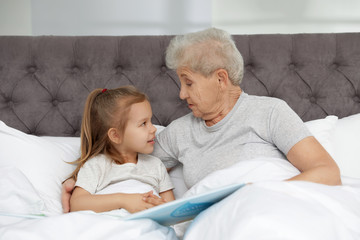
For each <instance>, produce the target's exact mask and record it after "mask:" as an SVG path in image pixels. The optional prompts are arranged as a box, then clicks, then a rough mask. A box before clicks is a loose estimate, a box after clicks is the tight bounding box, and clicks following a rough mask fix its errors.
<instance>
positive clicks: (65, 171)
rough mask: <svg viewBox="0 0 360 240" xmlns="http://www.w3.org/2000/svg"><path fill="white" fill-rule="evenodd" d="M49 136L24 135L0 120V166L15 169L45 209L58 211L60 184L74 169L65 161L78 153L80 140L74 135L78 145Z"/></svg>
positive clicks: (74, 140) (74, 158) (75, 156)
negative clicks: (22, 175) (43, 204)
mask: <svg viewBox="0 0 360 240" xmlns="http://www.w3.org/2000/svg"><path fill="white" fill-rule="evenodd" d="M50 139H51V138H43V137H37V136H33V135H29V134H25V133H23V132H21V131H19V130H16V129H13V128H11V127H8V126H6V125H5V123H3V122H1V121H0V142H1V144H0V167H1V168H3V167H14V168H17V169H19V170H20V171H21V172H22V173H23V174H24V175H25V176H26V178H27V179H28V180H29V182H30V183H31V184H32V185H33V187H34V189H35V190H36V191H37V193H38V194H39V196H40V197H41V198H42V199H43V201H44V203H45V207H46V209H47V211H49V212H50V213H61V212H62V207H61V201H60V199H61V183H62V181H64V180H65V179H66V178H67V177H68V176H69V174H71V173H72V171H73V170H74V168H75V166H74V165H70V164H68V163H66V162H70V161H74V160H76V159H77V158H78V157H79V156H80V151H79V150H80V147H79V146H80V141H79V138H77V140H78V144H69V143H66V142H61V139H58V142H56V141H51V140H50ZM63 139H64V140H65V139H71V140H72V141H73V143H75V142H76V141H77V140H76V138H63Z"/></svg>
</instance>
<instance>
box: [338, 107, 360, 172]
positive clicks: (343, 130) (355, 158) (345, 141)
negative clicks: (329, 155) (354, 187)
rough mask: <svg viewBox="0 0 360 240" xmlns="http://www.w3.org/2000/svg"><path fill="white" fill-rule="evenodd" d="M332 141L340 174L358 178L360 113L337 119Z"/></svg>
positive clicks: (359, 167) (359, 163)
mask: <svg viewBox="0 0 360 240" xmlns="http://www.w3.org/2000/svg"><path fill="white" fill-rule="evenodd" d="M333 142H334V153H335V155H334V159H335V161H336V162H337V163H338V165H339V167H340V171H341V175H343V176H347V177H355V178H360V113H359V114H355V115H352V116H349V117H345V118H341V119H339V120H338V122H337V124H336V126H335V131H334V137H333Z"/></svg>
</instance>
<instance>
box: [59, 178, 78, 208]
mask: <svg viewBox="0 0 360 240" xmlns="http://www.w3.org/2000/svg"><path fill="white" fill-rule="evenodd" d="M74 187H75V180H74V179H72V178H69V179H67V180H66V181H65V182H64V183H63V184H62V187H61V204H62V208H63V212H64V213H68V212H69V211H70V198H71V194H72V192H73V190H74Z"/></svg>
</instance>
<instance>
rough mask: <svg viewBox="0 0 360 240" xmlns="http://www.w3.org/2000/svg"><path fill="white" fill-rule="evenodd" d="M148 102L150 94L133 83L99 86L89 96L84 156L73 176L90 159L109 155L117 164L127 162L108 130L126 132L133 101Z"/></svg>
mask: <svg viewBox="0 0 360 240" xmlns="http://www.w3.org/2000/svg"><path fill="white" fill-rule="evenodd" d="M146 100H147V101H148V98H147V96H146V95H145V94H144V93H142V92H140V91H138V90H137V89H136V88H135V87H133V86H125V87H120V88H115V89H101V88H98V89H95V90H93V91H92V92H91V93H90V94H89V95H88V97H87V99H86V103H85V108H84V114H83V118H82V123H81V135H80V137H81V145H80V146H81V155H80V158H79V159H78V160H76V161H74V162H71V163H72V164H77V167H76V169H75V170H74V172H73V173H72V174H71V177H72V178H74V179H75V180H76V179H77V174H78V172H79V170H80V168H81V167H82V166H83V165H84V164H85V162H86V161H87V160H89V159H90V158H92V157H94V156H96V155H98V154H101V153H102V154H106V155H107V156H109V157H110V158H111V159H112V160H113V161H115V162H116V163H120V164H121V163H123V161H122V159H121V153H119V152H118V151H117V150H116V149H115V148H114V147H112V144H111V142H110V139H109V137H108V130H109V129H110V128H117V129H118V130H119V131H120V132H121V133H122V134H123V133H124V130H125V127H126V123H127V121H128V113H129V111H130V107H131V105H132V104H135V103H140V102H144V101H146Z"/></svg>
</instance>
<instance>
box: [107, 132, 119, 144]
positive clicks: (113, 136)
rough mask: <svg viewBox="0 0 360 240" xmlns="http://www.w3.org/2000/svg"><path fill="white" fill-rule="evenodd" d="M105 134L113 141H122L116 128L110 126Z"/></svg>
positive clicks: (116, 142)
mask: <svg viewBox="0 0 360 240" xmlns="http://www.w3.org/2000/svg"><path fill="white" fill-rule="evenodd" d="M107 134H108V137H109V139H110V141H112V142H113V143H115V144H120V143H121V142H122V138H121V135H120V134H119V131H118V130H117V129H116V128H110V129H109V130H108V132H107Z"/></svg>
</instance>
